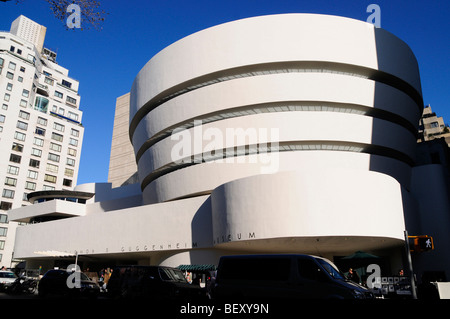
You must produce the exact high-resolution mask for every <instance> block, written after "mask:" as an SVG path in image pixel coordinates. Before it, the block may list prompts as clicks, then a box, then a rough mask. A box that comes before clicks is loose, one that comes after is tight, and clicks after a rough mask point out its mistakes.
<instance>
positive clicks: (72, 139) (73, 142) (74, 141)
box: [69, 138, 78, 146]
mask: <svg viewBox="0 0 450 319" xmlns="http://www.w3.org/2000/svg"><path fill="white" fill-rule="evenodd" d="M69 144H70V145H73V146H77V145H78V140H76V139H74V138H71V139H70V140H69Z"/></svg>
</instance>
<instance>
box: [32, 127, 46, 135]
mask: <svg viewBox="0 0 450 319" xmlns="http://www.w3.org/2000/svg"><path fill="white" fill-rule="evenodd" d="M34 133H35V134H37V135H42V136H45V129H43V128H42V127H38V126H37V127H36V129H35V130H34Z"/></svg>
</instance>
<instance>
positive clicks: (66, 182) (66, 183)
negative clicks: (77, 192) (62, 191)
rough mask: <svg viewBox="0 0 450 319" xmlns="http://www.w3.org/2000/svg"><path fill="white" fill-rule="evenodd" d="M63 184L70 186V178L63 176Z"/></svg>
mask: <svg viewBox="0 0 450 319" xmlns="http://www.w3.org/2000/svg"><path fill="white" fill-rule="evenodd" d="M63 185H64V186H68V187H71V186H72V180H70V179H67V178H64V180H63Z"/></svg>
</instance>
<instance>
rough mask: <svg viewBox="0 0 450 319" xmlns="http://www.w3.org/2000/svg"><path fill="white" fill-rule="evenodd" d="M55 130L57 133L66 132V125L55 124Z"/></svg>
mask: <svg viewBox="0 0 450 319" xmlns="http://www.w3.org/2000/svg"><path fill="white" fill-rule="evenodd" d="M53 128H54V129H55V130H57V131H60V132H64V125H62V124H59V123H53Z"/></svg>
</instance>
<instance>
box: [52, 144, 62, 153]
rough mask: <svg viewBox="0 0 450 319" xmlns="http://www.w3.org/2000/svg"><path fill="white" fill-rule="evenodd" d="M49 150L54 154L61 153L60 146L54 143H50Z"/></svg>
mask: <svg viewBox="0 0 450 319" xmlns="http://www.w3.org/2000/svg"><path fill="white" fill-rule="evenodd" d="M50 149H51V150H53V151H56V152H61V145H59V144H56V143H50Z"/></svg>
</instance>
